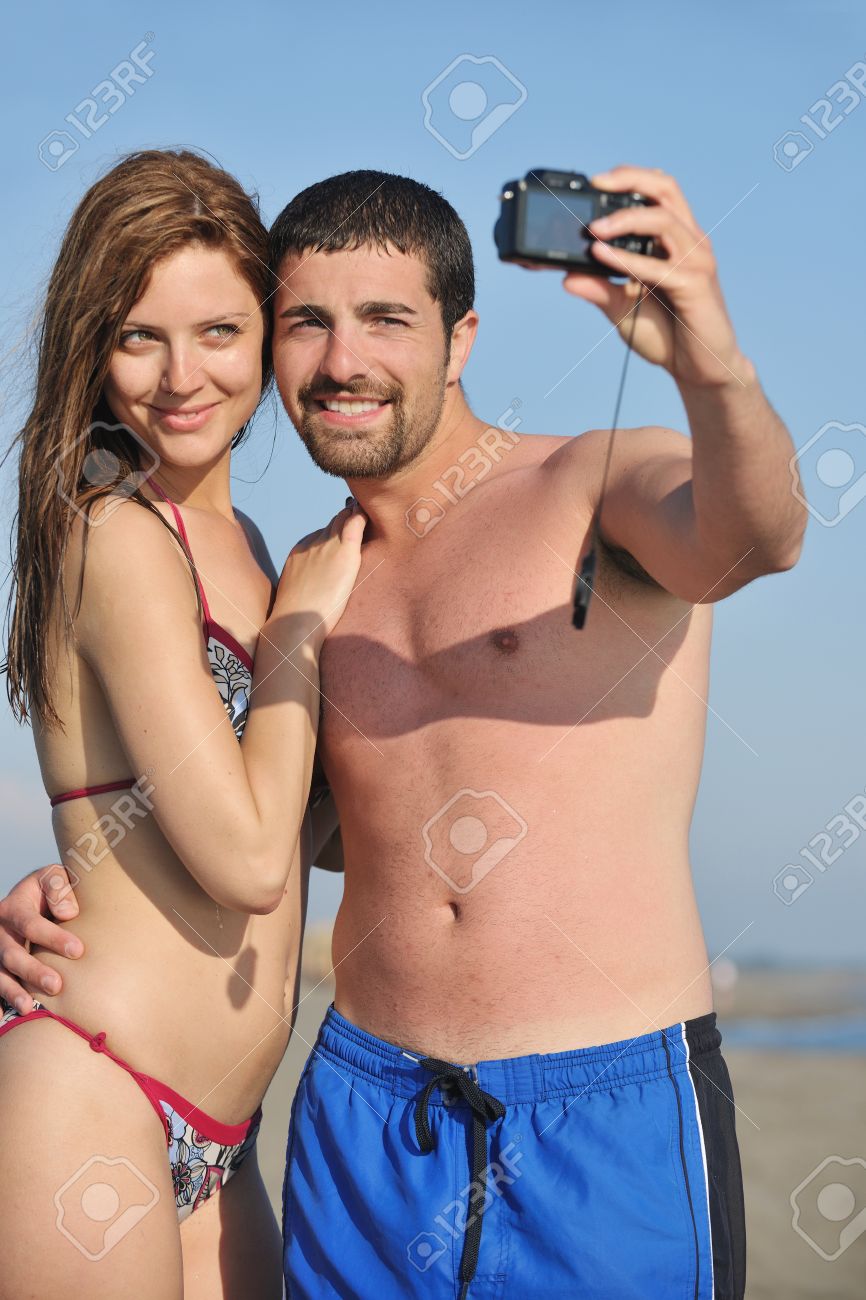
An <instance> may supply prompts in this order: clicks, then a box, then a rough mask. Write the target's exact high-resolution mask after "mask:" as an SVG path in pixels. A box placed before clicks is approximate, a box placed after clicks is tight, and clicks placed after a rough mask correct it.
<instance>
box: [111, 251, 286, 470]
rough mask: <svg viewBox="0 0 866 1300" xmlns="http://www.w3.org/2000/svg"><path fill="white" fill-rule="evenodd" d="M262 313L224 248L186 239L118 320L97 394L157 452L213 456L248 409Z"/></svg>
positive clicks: (254, 397)
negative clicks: (117, 334) (105, 374)
mask: <svg viewBox="0 0 866 1300" xmlns="http://www.w3.org/2000/svg"><path fill="white" fill-rule="evenodd" d="M263 333H264V320H263V316H262V311H261V307H260V305H259V303H258V302H257V301H256V297H255V294H254V293H253V291H252V289H251V288H250V286H249V284H248V283H247V281H246V280H245V279H244V278H243V277H242V276H241V274H240V272H239V270H238V269H237V266H236V265H235V263H234V262H233V261H232V259H231V258H230V257H229V256H228V254H227V253H225V252H222V251H220V250H218V249H209V248H204V247H203V246H201V245H195V244H193V245H189V246H188V247H186V248H183V249H181V250H180V252H177V253H174V254H172V255H171V256H170V257H166V258H165V259H164V260H163V261H160V262H158V263H157V264H156V266H155V267H154V269H153V272H152V274H151V276H150V279H149V281H148V284H147V286H146V288H145V291H144V293H143V294H142V296H141V297H140V298H139V299H138V301H137V302H136V303H135V304H134V306H133V307H132V309H131V310H130V312H129V315H128V316H127V318H126V320H125V321H124V322H123V328H122V331H121V336H120V342H119V344H118V346H117V349H116V351H115V353H114V355H113V356H112V358H111V367H110V369H109V373H108V377H107V379H106V381H105V396H106V399H107V401H108V404H109V406H110V408H111V411H112V413H113V414H114V417H115V419H116V420H117V421H118V422H119V423H122V424H126V425H128V426H129V428H130V429H132V431H133V432H134V433H136V434H138V436H139V437H140V438H142V439H143V440H144V442H146V443H147V445H148V446H149V447H150V448H151V449H152V450H153V451H154V452H155V453H156V454H157V455H158V456H159V457H160V458H162V459H166V460H168V461H170V462H172V463H175V464H180V465H187V466H196V465H204V464H207V463H208V462H209V461H211V460H215V459H217V458H218V457H219V456H220V455H221V454H223V453H224V452H225V449H226V448H227V447H228V446H229V445H230V443H231V440H232V438H233V437H234V435H235V434H236V433H237V431H238V429H240V428H241V426H242V425H243V424H245V423H246V421H247V420H248V419H249V418H250V416H251V415H252V413H253V411H254V410H255V408H256V406H257V404H258V401H259V397H260V395H261V387H262V342H263Z"/></svg>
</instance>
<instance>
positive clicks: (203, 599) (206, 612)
mask: <svg viewBox="0 0 866 1300" xmlns="http://www.w3.org/2000/svg"><path fill="white" fill-rule="evenodd" d="M145 482H146V483H149V484H150V486H151V487H152V488H153V490H154V491H155V492H158V493H159V495H160V496H161V497H162V499H163V501H167V502H168V504H169V505H170V506H171V509H172V512H173V514H174V519H175V523H176V524H177V526H178V530H179V532H180V535H181V537H182V538H183V540H184V541H185V542H186V546H187V550H188V551H189V553H190V555H192V547H191V546H190V544H189V538H188V537H187V533H186V527H185V526H184V522H183V515H182V514H181V513H180V510H179V509H178V507H177V506H176V505H175V504H174V502H173V501H172V500H171V498H170V497H167V496H166V495H165V493H164V492H163V490H162V488H161V487H160V486H159V484H158V483H156V482H154V480H153V479H152V478H151V475H150V474H148V475H147V477H146V479H145ZM194 562H195V561H193V563H194ZM195 581H196V586H197V587H198V591H199V595H200V596H201V603H202V608H203V609H204V616H205V622H206V623H212V622H213V619H212V618H211V616H210V607H209V605H208V603H207V596H206V595H205V594H204V586H203V584H202V583H201V581H200V580H199V576H198V573H197V572H196V575H195Z"/></svg>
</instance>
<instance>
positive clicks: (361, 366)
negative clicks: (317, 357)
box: [321, 330, 370, 384]
mask: <svg viewBox="0 0 866 1300" xmlns="http://www.w3.org/2000/svg"><path fill="white" fill-rule="evenodd" d="M321 370H322V373H323V374H324V375H327V376H328V378H329V379H332V380H333V381H334V382H335V383H338V384H349V383H351V382H352V381H353V380H356V379H366V378H367V376H368V375H369V373H370V367H369V366H368V365H366V363H365V362H364V361H363V359H362V358H361V356H360V355H359V354H358V352H357V350H356V349H355V348H354V347H353V345H352V343H351V342H350V341H349V340H348V339H346V338H345V337H343V336H341V335H340V334H339V333H338V331H336V330H331V331H330V332H329V333H328V342H327V345H326V348H325V354H324V356H323V357H322V364H321Z"/></svg>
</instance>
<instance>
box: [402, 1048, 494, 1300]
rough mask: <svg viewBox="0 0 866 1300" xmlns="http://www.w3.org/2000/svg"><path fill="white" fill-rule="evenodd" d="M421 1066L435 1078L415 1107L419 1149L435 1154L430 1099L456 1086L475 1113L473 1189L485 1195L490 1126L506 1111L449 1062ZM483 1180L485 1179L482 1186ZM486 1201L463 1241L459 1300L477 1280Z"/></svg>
mask: <svg viewBox="0 0 866 1300" xmlns="http://www.w3.org/2000/svg"><path fill="white" fill-rule="evenodd" d="M420 1064H421V1065H423V1066H424V1069H425V1070H431V1071H432V1072H433V1078H432V1079H431V1080H430V1082H429V1083H427V1084H425V1086H424V1088H423V1090H422V1092H421V1093H420V1095H419V1097H418V1100H417V1102H416V1104H415V1135H416V1137H417V1138H418V1146H419V1147H420V1148H421V1151H422V1153H423V1154H424V1155H427V1154H428V1153H429V1152H430V1151H432V1150H433V1148H434V1146H435V1143H434V1141H433V1133H432V1131H431V1129H430V1120H429V1117H428V1106H429V1104H430V1096H431V1094H432V1092H433V1089H434V1088H439V1089H440V1091H441V1090H442V1088H443V1085H448V1084H453V1085H454V1087H456V1089H457V1091H458V1092H459V1093H460V1095H461V1096H462V1097H463V1100H464V1101H465V1102H466V1103H467V1105H468V1106H469V1107H470V1109H471V1111H472V1167H471V1170H470V1172H471V1175H472V1185H476V1184H481V1185H485V1192H486V1177H484V1171H485V1169H486V1168H487V1125H488V1124H492V1123H493V1122H494V1121H495V1120H497V1119H502V1117H503V1115H504V1114H505V1107H504V1106H503V1104H502V1102H501V1101H500V1100H499V1098H498V1097H493V1096H491V1094H490V1093H489V1092H485V1091H484V1090H483V1089H482V1088H479V1086H478V1084H477V1083H476V1082H475V1080H474V1079H473V1078H472V1076H471V1075H470V1074H469V1073H468V1072H467V1071H466V1070H462V1069H461V1068H460V1067H459V1066H457V1065H449V1064H448V1062H447V1061H439V1060H437V1059H436V1057H434V1056H427V1057H424V1058H423V1059H422V1060H421V1062H420ZM482 1179H484V1182H483V1184H482ZM486 1199H487V1197H486V1194H485V1195H484V1196H483V1197H482V1200H481V1204H480V1206H479V1208H478V1210H477V1212H476V1213H475V1214H473V1215H472V1218H471V1219H470V1220H469V1222H468V1224H467V1227H466V1232H465V1234H464V1237H463V1254H462V1256H461V1259H460V1281H461V1283H462V1287H461V1289H460V1300H465V1297H466V1295H467V1293H468V1290H469V1283H470V1282H471V1281H472V1279H473V1277H474V1276H475V1270H476V1268H477V1267H478V1252H479V1250H480V1248H481V1224H482V1217H483V1214H484V1203H485V1201H486Z"/></svg>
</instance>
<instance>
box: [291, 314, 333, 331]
mask: <svg viewBox="0 0 866 1300" xmlns="http://www.w3.org/2000/svg"><path fill="white" fill-rule="evenodd" d="M308 325H312V327H313V329H317V330H323V329H324V328H325V322H324V321H321V320H318V319H317V318H316V317H315V316H305V317H304V318H303V320H299V321H296V322H295V324H294V325H292V327H291V328H292V329H293V330H303V329H305V328H306V327H307V326H308Z"/></svg>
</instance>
